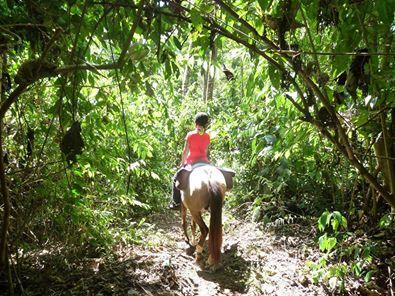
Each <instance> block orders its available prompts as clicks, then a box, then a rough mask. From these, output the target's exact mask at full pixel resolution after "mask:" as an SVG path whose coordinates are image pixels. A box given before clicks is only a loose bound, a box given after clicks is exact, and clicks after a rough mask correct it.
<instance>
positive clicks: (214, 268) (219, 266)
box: [205, 263, 224, 273]
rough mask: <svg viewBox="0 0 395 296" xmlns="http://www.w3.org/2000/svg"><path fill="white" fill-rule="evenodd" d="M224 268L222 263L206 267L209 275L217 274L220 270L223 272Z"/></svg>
mask: <svg viewBox="0 0 395 296" xmlns="http://www.w3.org/2000/svg"><path fill="white" fill-rule="evenodd" d="M223 268H224V266H223V265H222V264H221V263H217V264H212V265H208V266H207V265H206V268H205V272H207V273H215V272H217V271H219V270H222V269H223Z"/></svg>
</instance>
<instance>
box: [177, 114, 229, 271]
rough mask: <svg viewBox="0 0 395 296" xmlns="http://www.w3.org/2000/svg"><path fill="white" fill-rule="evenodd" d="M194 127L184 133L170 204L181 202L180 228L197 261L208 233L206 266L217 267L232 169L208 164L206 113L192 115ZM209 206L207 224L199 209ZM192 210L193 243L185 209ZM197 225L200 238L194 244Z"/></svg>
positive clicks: (208, 142) (208, 138) (213, 268)
mask: <svg viewBox="0 0 395 296" xmlns="http://www.w3.org/2000/svg"><path fill="white" fill-rule="evenodd" d="M195 124H196V129H195V130H194V131H191V132H189V133H188V134H187V136H186V144H185V147H184V151H183V155H182V163H181V164H182V167H181V168H180V169H179V170H178V171H177V173H176V174H175V176H174V178H173V181H174V183H173V205H172V208H176V205H177V204H181V218H182V228H183V230H184V235H185V238H186V242H187V243H188V244H189V245H190V246H191V247H194V248H195V251H196V256H195V257H196V261H198V262H200V261H201V259H202V258H203V256H202V252H203V248H204V244H205V241H206V237H207V235H208V237H209V238H208V255H209V256H208V259H207V261H206V263H207V266H208V267H209V268H210V269H211V270H217V269H218V268H219V267H220V258H221V246H222V205H223V202H224V197H225V192H226V191H228V190H230V189H231V188H232V186H233V181H232V179H233V177H234V176H235V172H234V171H233V170H229V169H224V168H217V167H215V166H213V165H211V164H210V161H209V159H208V146H209V144H210V136H209V135H208V134H207V133H206V132H205V129H206V127H207V124H208V115H207V114H206V113H198V114H197V115H196V118H195ZM207 209H210V222H209V226H208V227H207V225H206V223H205V222H204V220H203V218H202V212H203V211H204V210H207ZM188 210H189V212H190V214H191V220H192V224H191V228H192V229H191V230H192V239H193V240H192V244H191V242H190V240H189V236H188V231H187V221H186V217H187V211H188ZM196 225H198V226H199V229H200V238H199V240H198V242H197V244H196Z"/></svg>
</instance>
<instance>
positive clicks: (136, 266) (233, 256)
mask: <svg viewBox="0 0 395 296" xmlns="http://www.w3.org/2000/svg"><path fill="white" fill-rule="evenodd" d="M239 212H240V211H239ZM247 212H248V213H249V212H250V211H247ZM207 219H208V215H206V216H205V220H206V221H207ZM250 221H251V218H247V219H241V218H236V217H235V216H233V215H232V214H231V213H230V212H229V211H227V210H225V211H224V214H223V224H224V243H223V253H222V263H223V269H222V270H219V271H217V272H216V273H209V272H206V271H205V270H204V269H202V268H201V266H199V264H197V263H196V262H195V260H194V257H193V256H192V255H188V254H187V253H188V252H187V250H188V246H187V244H186V243H185V242H184V237H183V235H182V232H181V226H180V216H179V213H178V212H173V211H166V212H163V213H161V214H155V215H153V216H151V217H149V218H148V219H147V223H146V224H143V225H144V227H145V229H144V230H143V233H144V234H145V235H144V243H142V244H136V245H124V246H118V247H117V248H116V249H115V250H114V252H111V254H112V255H110V256H108V257H106V258H90V259H89V258H85V259H82V260H81V259H78V258H81V257H86V255H85V256H84V255H83V254H82V256H77V257H76V258H77V260H76V261H68V260H69V259H70V256H67V255H66V254H65V253H64V252H63V251H62V249H61V248H57V249H56V251H53V252H41V253H40V254H39V255H37V256H32V258H34V262H33V261H32V262H30V264H26V265H25V266H27V268H28V269H27V270H24V271H23V272H22V274H24V275H25V276H24V277H23V278H21V279H20V280H21V282H22V283H23V288H24V294H25V295H99V296H100V295H127V296H137V295H204V296H206V295H327V293H326V292H325V290H324V289H323V288H322V287H320V286H315V285H312V284H310V283H309V281H308V280H307V278H306V276H305V275H304V270H305V268H306V267H305V261H306V257H307V256H309V257H311V256H314V252H313V251H312V248H311V247H310V246H312V245H313V244H314V242H313V241H312V238H313V237H314V235H312V234H311V233H309V232H310V231H309V226H307V224H305V225H299V224H297V223H293V224H286V225H280V226H278V227H272V228H271V229H265V230H262V227H261V226H259V225H258V224H256V223H253V222H250ZM114 254H115V255H114ZM204 255H205V256H207V254H204ZM206 258H207V257H206ZM66 261H68V262H66ZM38 270H40V272H37V271H38ZM0 294H2V293H1V292H0Z"/></svg>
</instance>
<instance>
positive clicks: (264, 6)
mask: <svg viewBox="0 0 395 296" xmlns="http://www.w3.org/2000/svg"><path fill="white" fill-rule="evenodd" d="M258 4H259V6H260V7H261V9H262V11H263V12H265V11H266V10H267V8H268V6H269V1H267V0H258Z"/></svg>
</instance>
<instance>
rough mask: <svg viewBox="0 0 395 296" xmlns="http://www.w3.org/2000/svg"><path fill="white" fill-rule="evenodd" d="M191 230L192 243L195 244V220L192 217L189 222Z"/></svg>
mask: <svg viewBox="0 0 395 296" xmlns="http://www.w3.org/2000/svg"><path fill="white" fill-rule="evenodd" d="M191 232H192V245H194V246H196V222H195V220H193V218H192V223H191Z"/></svg>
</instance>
